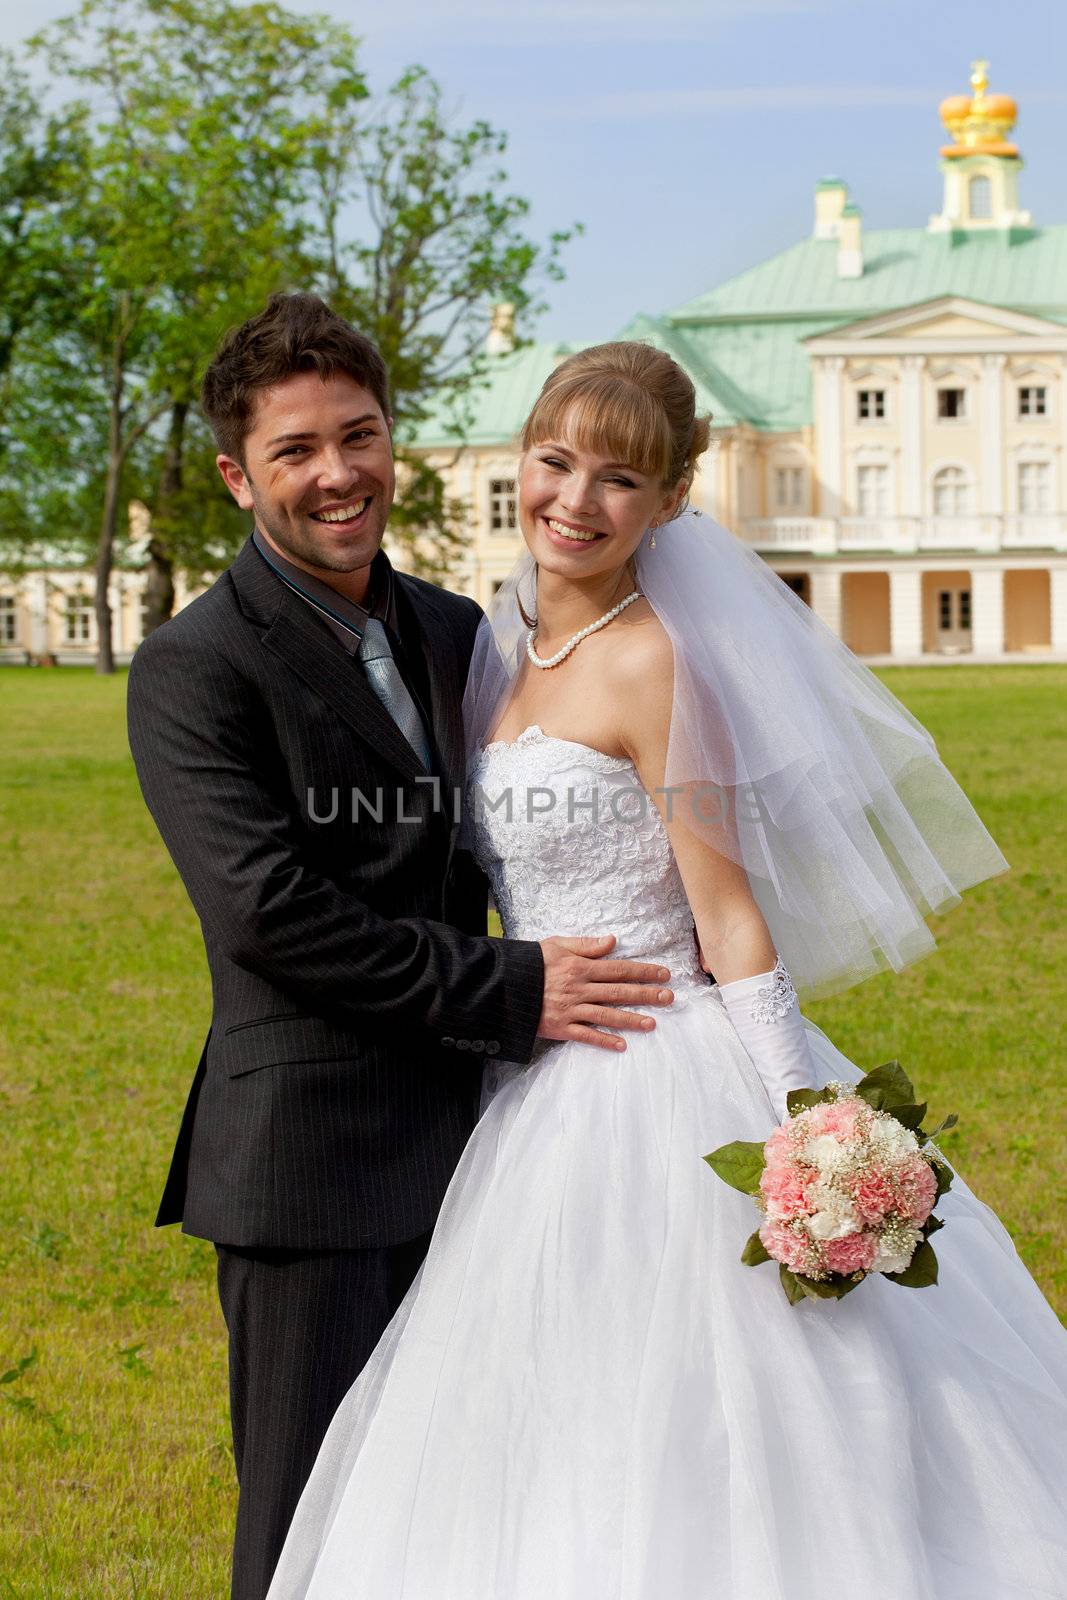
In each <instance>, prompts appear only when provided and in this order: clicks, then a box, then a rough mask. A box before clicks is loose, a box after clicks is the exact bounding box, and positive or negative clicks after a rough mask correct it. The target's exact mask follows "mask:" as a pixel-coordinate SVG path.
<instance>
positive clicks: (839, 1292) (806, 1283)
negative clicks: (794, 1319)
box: [800, 1276, 863, 1300]
mask: <svg viewBox="0 0 1067 1600" xmlns="http://www.w3.org/2000/svg"><path fill="white" fill-rule="evenodd" d="M862 1281H863V1280H862V1279H861V1278H853V1277H851V1276H850V1277H847V1278H842V1277H837V1278H831V1279H829V1281H828V1282H819V1281H817V1280H816V1279H813V1278H802V1279H801V1280H800V1283H801V1287H802V1288H803V1290H804V1292H805V1294H806V1295H808V1297H809V1299H812V1300H840V1299H841V1298H842V1297H843V1296H844V1295H846V1294H850V1293H851V1292H852V1290H853V1289H855V1288H856V1287H857V1285H858V1284H859V1283H861V1282H862Z"/></svg>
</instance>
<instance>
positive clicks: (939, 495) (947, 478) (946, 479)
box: [934, 467, 971, 517]
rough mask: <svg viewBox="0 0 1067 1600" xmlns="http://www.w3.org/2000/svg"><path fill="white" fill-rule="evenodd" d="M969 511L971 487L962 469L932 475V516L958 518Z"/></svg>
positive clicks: (946, 468)
mask: <svg viewBox="0 0 1067 1600" xmlns="http://www.w3.org/2000/svg"><path fill="white" fill-rule="evenodd" d="M970 509H971V486H970V483H969V481H968V478H967V474H966V473H965V472H964V470H963V468H962V467H942V468H941V469H940V471H939V472H935V473H934V516H935V517H959V516H962V515H963V514H964V512H966V511H970Z"/></svg>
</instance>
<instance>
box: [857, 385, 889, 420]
mask: <svg viewBox="0 0 1067 1600" xmlns="http://www.w3.org/2000/svg"><path fill="white" fill-rule="evenodd" d="M856 416H857V417H858V418H859V420H860V422H880V421H882V420H884V418H885V390H884V389H858V390H857V391H856Z"/></svg>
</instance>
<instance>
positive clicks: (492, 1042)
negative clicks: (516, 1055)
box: [485, 1039, 500, 1056]
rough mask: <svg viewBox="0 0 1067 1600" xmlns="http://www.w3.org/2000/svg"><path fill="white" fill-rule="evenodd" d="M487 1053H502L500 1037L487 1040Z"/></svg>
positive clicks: (489, 1054)
mask: <svg viewBox="0 0 1067 1600" xmlns="http://www.w3.org/2000/svg"><path fill="white" fill-rule="evenodd" d="M485 1053H486V1055H487V1056H495V1055H499V1053H500V1041H499V1039H487V1040H486V1041H485Z"/></svg>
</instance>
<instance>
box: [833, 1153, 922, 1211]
mask: <svg viewBox="0 0 1067 1600" xmlns="http://www.w3.org/2000/svg"><path fill="white" fill-rule="evenodd" d="M924 1165H925V1163H924ZM851 1192H852V1198H853V1200H854V1201H855V1202H856V1209H857V1211H858V1212H859V1214H860V1216H861V1217H862V1218H863V1220H864V1222H881V1220H882V1218H883V1217H884V1216H885V1214H886V1212H887V1211H892V1209H893V1206H894V1204H895V1203H896V1195H895V1193H894V1191H893V1185H892V1184H891V1183H890V1181H889V1177H888V1174H887V1173H886V1172H885V1169H884V1168H882V1167H869V1168H868V1169H867V1170H866V1171H865V1172H863V1173H861V1174H860V1176H859V1178H858V1179H857V1180H856V1182H855V1183H854V1184H853V1185H852V1189H851Z"/></svg>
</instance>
